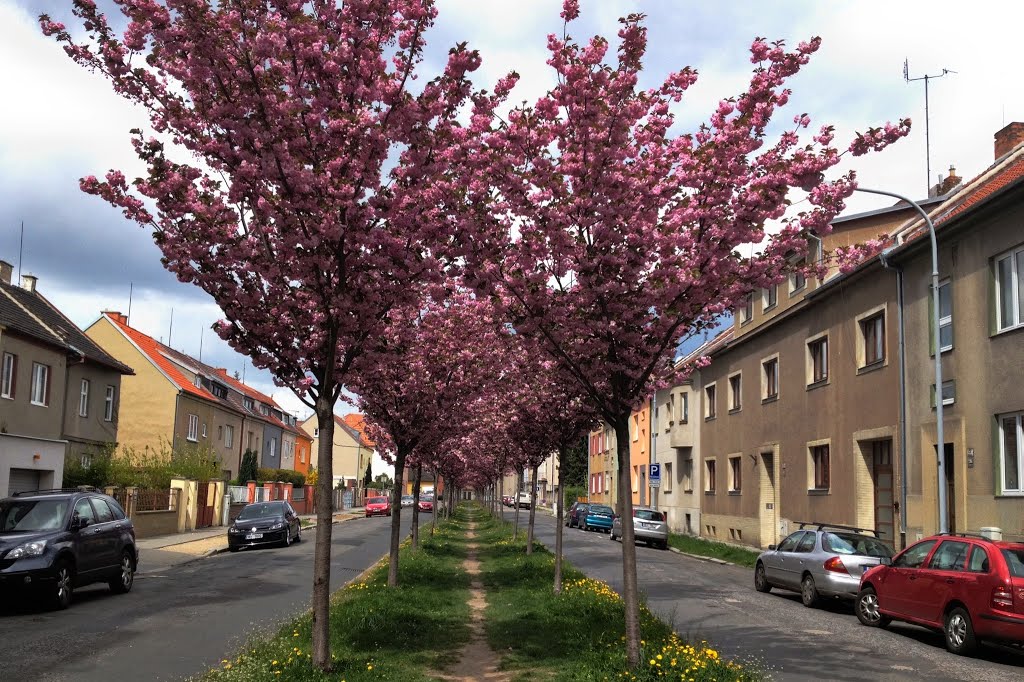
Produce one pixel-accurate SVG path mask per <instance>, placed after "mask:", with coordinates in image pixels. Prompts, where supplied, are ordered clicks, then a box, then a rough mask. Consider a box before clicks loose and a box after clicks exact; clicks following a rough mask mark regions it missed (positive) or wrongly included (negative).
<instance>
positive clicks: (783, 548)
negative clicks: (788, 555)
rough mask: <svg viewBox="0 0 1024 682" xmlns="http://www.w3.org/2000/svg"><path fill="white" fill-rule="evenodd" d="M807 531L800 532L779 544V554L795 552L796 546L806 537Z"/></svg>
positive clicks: (777, 549)
mask: <svg viewBox="0 0 1024 682" xmlns="http://www.w3.org/2000/svg"><path fill="white" fill-rule="evenodd" d="M805 532H806V531H802V530H798V531H797V532H795V533H793V534H792V535H790V536H788V537H787V538H786V539H785V540H783V541H782V542H780V543H779V546H778V548H776V551H778V552H794V551H796V546H797V545H798V544H799V543H800V539H801V538H802V537H803V536H804V534H805Z"/></svg>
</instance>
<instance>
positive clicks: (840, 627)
mask: <svg viewBox="0 0 1024 682" xmlns="http://www.w3.org/2000/svg"><path fill="white" fill-rule="evenodd" d="M505 512H506V518H509V519H511V516H512V510H508V509H506V510H505ZM524 519H525V514H522V513H520V522H521V523H522V524H524V525H525V520H524ZM554 527H555V526H554V519H553V518H552V517H551V515H550V513H543V514H542V513H541V512H539V511H538V516H537V531H536V533H537V539H538V540H540V541H541V542H543V543H544V544H545V545H547V546H548V547H549V548H554V545H555V536H554ZM564 531H565V535H564V538H565V545H564V546H565V556H566V558H567V559H568V560H569V561H570V562H572V564H573V565H574V566H575V567H576V568H578V569H580V570H582V571H583V572H584V573H586V574H587V575H589V576H591V577H593V578H598V579H600V580H603V581H605V582H607V583H609V584H610V585H611V586H612V587H613V588H615V589H616V590H619V591H621V588H622V546H621V545H620V544H619V543H618V542H610V541H609V537H608V536H607V535H605V534H604V533H600V532H584V531H581V530H578V529H575V528H573V529H569V528H565V529H564ZM637 565H638V567H637V571H638V580H639V584H640V589H641V591H642V592H643V593H644V594H646V596H647V600H648V605H649V606H650V608H651V609H652V610H653V611H654V612H655V613H656V614H657V615H659V616H661V617H662V618H663V619H665V620H666V621H667V622H669V623H672V624H673V626H674V628H675V630H676V632H678V633H679V634H680V635H682V636H685V637H686V638H687V639H689V640H691V641H700V640H707V641H708V642H710V643H712V645H713V646H714V647H715V648H716V649H718V650H719V651H720V652H722V653H723V655H725V656H728V657H731V658H739V659H748V660H749V659H754V660H758V661H760V662H762V664H763V665H764V666H765V667H766V668H767V669H768V671H769V672H770V673H771V675H772V677H773V678H774V679H777V680H815V681H817V680H822V679H828V680H858V681H860V680H906V679H928V680H929V681H930V682H934V681H937V680H972V681H978V680H993V681H995V680H998V681H1000V682H1005V680H1011V679H1024V652H1020V651H1018V650H1015V649H1010V648H1006V647H993V646H985V647H983V649H982V651H981V652H980V655H979V656H978V657H977V658H962V657H959V656H954V655H953V654H950V653H949V652H947V651H946V649H945V645H944V642H943V638H942V635H941V634H938V633H932V632H930V631H928V630H925V629H924V628H919V627H916V626H913V625H901V624H893V625H891V626H890V627H889V628H888V629H887V630H878V629H873V628H867V627H864V626H863V625H861V624H860V622H858V620H857V617H856V616H854V615H853V610H852V608H851V607H849V606H847V605H844V604H842V603H840V602H835V601H833V602H830V603H826V605H825V606H824V607H821V608H815V609H808V608H805V607H804V606H803V604H802V603H801V602H800V597H799V595H797V594H796V593H788V592H780V591H779V590H773V591H772V592H771V593H770V594H761V593H759V592H757V591H755V590H754V585H753V571H752V569H751V570H748V569H745V568H739V567H735V566H723V565H720V564H715V563H710V562H706V561H700V560H698V559H692V558H690V557H686V556H681V555H679V554H676V553H674V552H669V551H664V550H657V549H650V548H648V547H646V546H644V545H637Z"/></svg>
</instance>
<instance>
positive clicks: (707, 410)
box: [704, 381, 718, 419]
mask: <svg viewBox="0 0 1024 682" xmlns="http://www.w3.org/2000/svg"><path fill="white" fill-rule="evenodd" d="M709 388H710V389H711V393H712V395H710V396H709V395H708V389H709ZM716 417H718V386H717V385H716V382H714V381H712V382H711V383H710V384H705V386H704V419H715V418H716Z"/></svg>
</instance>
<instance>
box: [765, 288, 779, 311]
mask: <svg viewBox="0 0 1024 682" xmlns="http://www.w3.org/2000/svg"><path fill="white" fill-rule="evenodd" d="M772 291H774V292H775V300H774V301H772V297H771V292H772ZM777 305H779V285H778V284H773V285H771V286H770V287H765V289H764V292H763V293H762V295H761V310H762V311H763V312H767V311H769V310H772V309H773V308H775V306H777Z"/></svg>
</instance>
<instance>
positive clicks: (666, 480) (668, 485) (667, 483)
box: [661, 462, 672, 493]
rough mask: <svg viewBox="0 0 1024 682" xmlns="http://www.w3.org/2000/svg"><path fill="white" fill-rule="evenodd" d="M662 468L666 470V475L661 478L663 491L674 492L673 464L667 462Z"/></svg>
mask: <svg viewBox="0 0 1024 682" xmlns="http://www.w3.org/2000/svg"><path fill="white" fill-rule="evenodd" d="M662 467H663V468H664V469H665V475H664V476H662V477H661V489H662V490H663V491H664V492H666V493H670V492H672V462H665V463H664V464H663V465H662Z"/></svg>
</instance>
